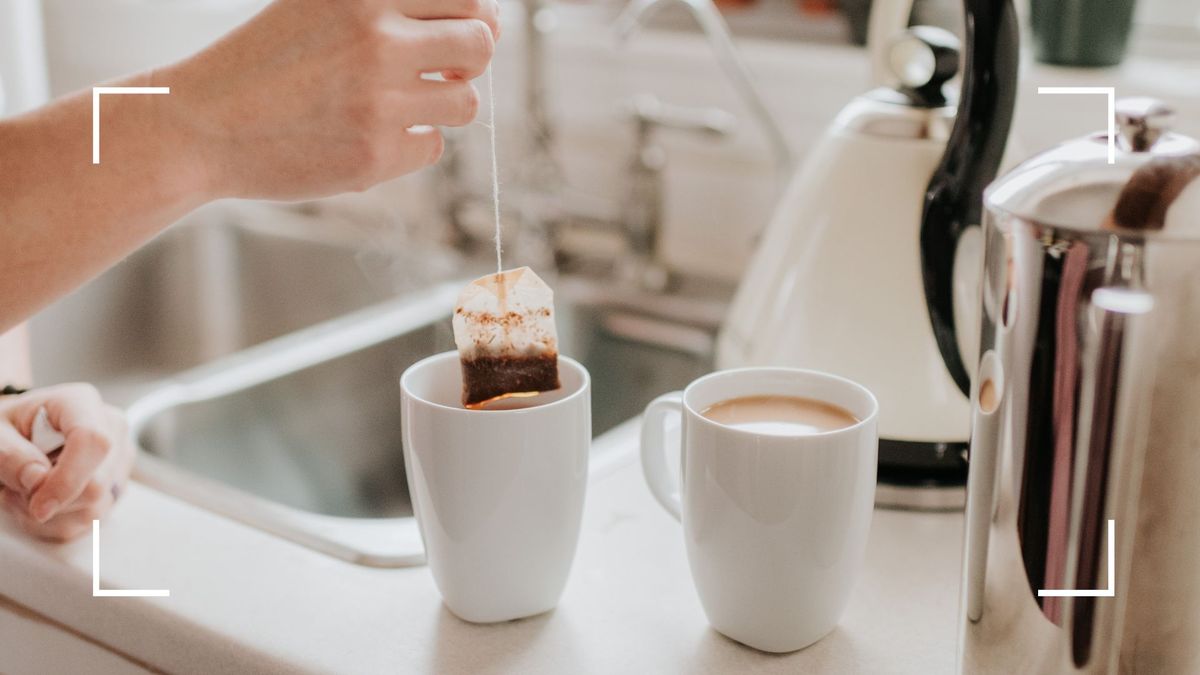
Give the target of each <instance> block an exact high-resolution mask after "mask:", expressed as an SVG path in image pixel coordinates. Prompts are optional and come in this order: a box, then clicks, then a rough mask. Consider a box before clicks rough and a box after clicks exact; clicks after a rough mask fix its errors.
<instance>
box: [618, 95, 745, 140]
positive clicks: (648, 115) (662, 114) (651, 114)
mask: <svg viewBox="0 0 1200 675" xmlns="http://www.w3.org/2000/svg"><path fill="white" fill-rule="evenodd" d="M629 114H630V116H631V117H632V118H633V119H634V121H635V122H637V125H638V132H639V134H649V133H650V132H651V131H652V130H654V129H656V128H664V129H678V130H681V131H690V132H694V133H699V134H703V135H707V136H715V137H725V136H730V135H732V134H733V132H734V131H735V130H736V129H737V117H735V116H734V115H733V114H732V113H730V112H728V111H726V110H722V109H721V108H712V107H707V108H695V107H688V106H680V105H672V104H669V103H663V102H662V101H660V100H659V99H658V98H657V97H656V96H654V95H652V94H642V95H639V96H635V97H634V98H633V100H632V101H630V103H629Z"/></svg>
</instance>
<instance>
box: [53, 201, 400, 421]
mask: <svg viewBox="0 0 1200 675" xmlns="http://www.w3.org/2000/svg"><path fill="white" fill-rule="evenodd" d="M245 208H247V207H243V211H241V212H237V213H234V212H233V211H231V210H230V209H229V208H227V207H226V208H223V207H221V205H216V206H214V207H211V208H208V209H205V210H202V211H199V212H197V213H195V214H193V215H192V216H189V217H188V218H187V219H185V220H184V221H182V222H180V223H179V224H177V225H176V226H174V227H172V228H171V229H169V230H167V231H166V232H165V233H163V234H162V235H161V236H159V237H158V238H157V239H155V240H154V241H152V242H151V243H150V244H149V245H148V246H147V247H145V248H143V249H142V250H140V251H138V252H137V253H135V254H134V255H132V256H130V258H129V259H128V260H126V261H124V262H122V263H120V264H119V265H117V266H116V267H114V268H113V269H111V270H110V271H108V272H106V273H105V274H103V275H101V276H100V277H99V278H98V279H96V280H95V281H93V282H92V283H90V284H88V285H87V286H85V287H83V288H82V289H80V290H79V291H78V292H76V293H74V294H73V295H71V296H68V297H67V298H65V299H63V300H62V301H60V302H58V303H57V304H55V305H54V306H52V307H50V308H48V309H47V310H46V311H44V312H43V313H42V314H40V315H39V316H38V317H37V318H36V319H35V320H34V322H33V334H34V339H35V344H37V346H38V349H37V350H36V352H35V363H34V369H35V372H36V374H37V377H38V380H39V382H42V383H56V382H65V381H76V380H83V381H89V382H94V383H96V384H97V385H98V386H100V388H101V390H102V391H103V392H104V394H105V396H106V397H107V398H108V399H110V400H113V401H116V402H118V403H128V402H130V401H132V400H133V399H134V398H136V397H137V396H138V395H139V394H140V393H142V392H144V391H145V390H146V388H147V387H148V386H151V385H152V384H153V383H154V382H155V381H157V380H159V379H162V378H163V377H166V376H169V375H173V374H175V373H179V372H182V371H184V370H187V369H189V368H192V367H195V366H198V365H200V364H203V363H208V362H210V361H212V360H213V359H216V358H219V357H221V356H225V355H228V354H232V353H234V352H237V351H239V350H242V349H245V348H246V347H249V346H251V345H254V344H258V343H260V342H263V341H265V340H268V339H271V338H275V337H278V336H281V335H285V334H287V333H290V332H293V331H295V330H297V329H300V328H303V327H305V326H310V325H313V324H316V323H318V322H321V321H325V320H328V319H332V318H334V317H337V316H341V315H343V314H346V313H348V312H350V311H353V310H356V309H360V308H362V307H366V306H369V305H372V304H374V303H378V302H381V301H384V300H387V299H389V298H392V297H395V294H396V293H397V292H403V291H406V290H410V289H407V288H404V287H403V286H402V285H400V286H397V285H395V284H394V282H395V280H394V279H391V278H388V277H387V275H385V274H383V273H382V272H381V270H380V269H379V267H380V263H379V261H378V260H377V259H376V258H372V257H371V256H370V255H364V253H363V251H364V250H366V249H364V247H363V246H361V245H357V246H356V245H353V244H352V243H349V242H346V241H344V240H343V239H340V238H338V237H336V236H335V234H336V232H337V229H336V228H332V227H330V226H329V225H328V223H320V222H319V221H317V220H316V219H313V218H304V217H301V216H299V215H297V214H295V213H293V212H290V211H286V210H280V209H278V208H268V207H249V208H250V209H251V210H250V213H249V214H247V213H245V212H244V210H245ZM256 208H257V209H258V211H256V210H255V209H256ZM260 211H261V214H260ZM260 215H261V217H259V216H260Z"/></svg>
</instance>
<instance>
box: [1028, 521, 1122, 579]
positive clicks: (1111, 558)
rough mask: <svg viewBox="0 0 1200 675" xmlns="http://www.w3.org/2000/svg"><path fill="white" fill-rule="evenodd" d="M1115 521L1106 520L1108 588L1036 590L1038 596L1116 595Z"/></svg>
mask: <svg viewBox="0 0 1200 675" xmlns="http://www.w3.org/2000/svg"><path fill="white" fill-rule="evenodd" d="M1116 541H1117V521H1115V520H1110V521H1108V588H1106V589H1104V590H1095V591H1086V590H1085V591H1043V590H1039V591H1038V597H1039V598H1113V597H1116V595H1117V559H1116V553H1117V545H1116Z"/></svg>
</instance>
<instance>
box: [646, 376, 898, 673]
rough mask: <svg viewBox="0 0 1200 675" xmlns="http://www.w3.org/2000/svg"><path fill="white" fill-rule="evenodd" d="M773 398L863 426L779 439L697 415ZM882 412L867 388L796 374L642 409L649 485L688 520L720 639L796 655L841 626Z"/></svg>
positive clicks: (704, 385)
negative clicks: (803, 402)
mask: <svg viewBox="0 0 1200 675" xmlns="http://www.w3.org/2000/svg"><path fill="white" fill-rule="evenodd" d="M772 395H784V396H799V397H804V398H811V399H817V400H820V401H825V402H828V403H832V404H834V405H837V406H840V407H842V408H844V409H846V410H847V411H849V412H850V413H851V414H853V415H854V417H856V418H857V419H858V420H859V421H858V422H857V423H856V424H853V425H851V426H848V427H845V428H842V429H837V430H834V431H827V432H823V433H817V434H810V435H794V436H781V435H772V434H763V433H757V432H753V431H747V430H745V429H738V428H735V427H732V426H726V425H723V424H719V423H717V422H714V421H712V420H710V419H708V418H706V417H704V416H703V415H702V414H701V413H702V412H703V411H704V410H705V409H707V408H708V407H710V406H712V405H714V404H716V403H720V402H721V401H726V400H728V399H733V398H741V397H745V396H772ZM878 412H879V405H878V403H877V402H876V401H875V397H874V396H872V395H871V392H870V391H868V390H867V389H866V388H864V387H862V386H861V385H858V384H855V383H853V382H851V381H849V380H846V379H843V378H840V377H837V376H834V375H828V374H824V373H818V372H813V371H808V370H799V369H793V368H743V369H738V370H726V371H721V372H717V373H713V374H711V375H706V376H704V377H702V378H700V379H698V380H696V381H695V382H693V383H692V384H691V385H689V386H688V388H687V389H686V390H684V391H683V392H673V393H670V394H666V395H664V396H660V397H659V398H658V399H656V400H655V401H653V402H652V403H651V404H650V405H649V406H648V407H647V408H646V415H645V418H644V420H643V426H642V468H643V470H644V471H645V474H646V482H647V483H648V484H649V486H650V491H651V492H652V493H653V494H654V496H655V497H656V498H657V499H658V501H659V502H660V503H661V504H662V505H663V507H665V508H666V509H667V511H668V512H670V513H671V514H672V515H673V516H675V517H676V518H678V519H680V520H681V521H682V523H683V531H684V539H685V542H686V546H687V553H688V562H689V563H690V565H691V569H692V579H693V581H694V583H695V584H696V590H697V592H698V593H699V595H700V602H701V604H702V605H703V606H704V612H705V614H706V615H707V616H708V620H709V623H711V624H712V626H713V627H714V628H716V629H717V630H718V631H720V632H721V633H723V634H725V635H727V636H728V637H730V638H733V639H734V640H737V641H738V642H741V643H743V644H746V645H749V646H751V647H754V648H756V649H761V650H763V651H767V652H790V651H794V650H797V649H802V648H804V647H807V646H808V645H810V644H812V643H814V642H816V641H817V640H819V639H821V638H822V637H824V636H825V635H826V634H827V633H829V632H830V631H831V630H833V628H834V626H836V625H837V622H838V619H839V617H840V616H841V614H842V611H843V610H844V609H845V607H846V603H847V601H848V600H849V597H850V591H851V589H852V587H853V583H854V579H855V577H856V576H857V574H858V570H859V568H860V567H861V565H862V559H863V553H864V550H865V549H866V544H867V534H868V531H869V530H870V525H871V513H872V509H873V507H874V501H875V465H876V453H877V447H878V439H877V437H876V430H875V423H876V418H877V416H878ZM673 414H679V415H681V416H682V424H683V434H682V448H681V449H680V453H681V454H680V462H681V464H680V472H679V476H680V478H679V480H676V478H675V475H674V473H673V472H672V471H670V470H669V469H668V463H667V459H666V455H667V453H666V451H667V448H664V447H663V446H664V438H665V433H664V422H665V418H666V417H667V416H668V415H673ZM671 450H672V451H674V450H675V449H674V448H672V449H671Z"/></svg>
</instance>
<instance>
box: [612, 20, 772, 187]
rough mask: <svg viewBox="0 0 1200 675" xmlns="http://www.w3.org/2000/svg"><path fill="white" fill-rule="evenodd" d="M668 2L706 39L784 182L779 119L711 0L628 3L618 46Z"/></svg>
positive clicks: (618, 31) (618, 24) (618, 23)
mask: <svg viewBox="0 0 1200 675" xmlns="http://www.w3.org/2000/svg"><path fill="white" fill-rule="evenodd" d="M670 2H676V3H678V4H680V5H683V6H684V7H685V8H687V10H688V11H689V12H690V13H691V15H692V18H693V19H694V20H695V21H696V24H697V25H698V26H699V27H700V30H701V31H702V32H703V33H704V36H705V38H707V40H708V44H709V46H710V47H711V48H712V51H713V54H714V55H715V56H716V58H717V63H718V64H720V66H721V69H722V70H723V71H724V72H725V76H726V78H728V79H729V83H730V84H731V85H732V86H733V88H734V89H735V90H737V93H738V95H739V96H741V98H742V99H743V101H745V104H746V107H748V108H749V109H750V114H751V115H752V116H753V117H754V120H755V122H756V123H757V125H758V127H759V130H760V131H761V132H762V135H763V137H764V138H765V139H766V141H767V145H768V146H769V148H770V150H771V157H772V159H773V160H774V162H775V169H776V175H777V176H778V177H779V179H780V181H783V180H786V179H787V177H788V176H790V175H791V172H792V167H793V165H794V162H795V159H794V157H793V154H792V149H791V145H790V144H789V143H788V141H787V136H786V135H784V133H783V127H782V126H781V125H780V124H779V120H778V119H776V118H775V115H774V114H772V113H771V109H770V108H768V107H767V104H766V102H765V101H764V100H763V98H762V94H760V93H759V91H758V89H757V88H756V87H755V86H754V81H753V79H752V78H751V77H750V72H749V71H748V70H747V69H746V65H745V63H743V62H742V59H741V57H740V56H739V55H738V52H737V48H736V47H735V46H734V44H733V36H732V35H731V34H730V32H729V26H728V25H727V24H726V23H725V19H724V18H723V17H722V16H721V10H719V9H717V6H716V5H715V4H713V2H712V0H632V2H630V3H629V4H628V5H626V7H625V9H624V10H623V11H622V12H621V14H620V15H619V16H618V17H617V20H616V24H615V28H616V34H617V38H618V40H619V41H620V42H621V43H622V44H623V43H625V42H627V41H628V40H629V38H630V37H631V36H632V35H633V33H634V31H636V30H637V28H638V26H640V25H641V24H643V23H645V22H646V21H647V20H648V19H649V18H650V17H651V16H653V15H654V14H655V13H656V12H657V11H658V10H660V9H662V7H664V6H665V5H666V4H668V3H670Z"/></svg>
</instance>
